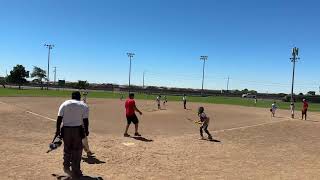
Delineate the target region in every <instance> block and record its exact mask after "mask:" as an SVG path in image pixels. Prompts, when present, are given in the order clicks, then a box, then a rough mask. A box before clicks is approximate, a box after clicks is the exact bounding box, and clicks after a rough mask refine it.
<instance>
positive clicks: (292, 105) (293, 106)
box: [290, 102, 295, 119]
mask: <svg viewBox="0 0 320 180" xmlns="http://www.w3.org/2000/svg"><path fill="white" fill-rule="evenodd" d="M294 109H295V105H294V103H293V102H292V103H291V104H290V110H291V118H292V119H293V118H294Z"/></svg>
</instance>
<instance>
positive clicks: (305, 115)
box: [304, 110, 307, 120]
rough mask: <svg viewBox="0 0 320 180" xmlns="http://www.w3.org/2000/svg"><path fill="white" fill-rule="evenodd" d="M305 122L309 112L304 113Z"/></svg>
mask: <svg viewBox="0 0 320 180" xmlns="http://www.w3.org/2000/svg"><path fill="white" fill-rule="evenodd" d="M304 120H307V110H305V111H304Z"/></svg>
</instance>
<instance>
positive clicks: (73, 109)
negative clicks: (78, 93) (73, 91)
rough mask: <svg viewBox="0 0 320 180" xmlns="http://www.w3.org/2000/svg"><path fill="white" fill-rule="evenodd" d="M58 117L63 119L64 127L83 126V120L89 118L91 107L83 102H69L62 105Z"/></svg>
mask: <svg viewBox="0 0 320 180" xmlns="http://www.w3.org/2000/svg"><path fill="white" fill-rule="evenodd" d="M58 116H62V117H63V119H62V122H63V126H81V125H82V124H83V119H85V118H89V107H88V105H86V104H85V103H84V102H82V101H77V100H67V101H65V102H64V103H62V104H61V106H60V108H59V112H58Z"/></svg>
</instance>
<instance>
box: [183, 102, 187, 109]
mask: <svg viewBox="0 0 320 180" xmlns="http://www.w3.org/2000/svg"><path fill="white" fill-rule="evenodd" d="M183 107H184V109H187V101H183Z"/></svg>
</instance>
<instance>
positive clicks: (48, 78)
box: [44, 44, 54, 90]
mask: <svg viewBox="0 0 320 180" xmlns="http://www.w3.org/2000/svg"><path fill="white" fill-rule="evenodd" d="M44 46H45V47H46V48H48V76H47V90H48V89H49V81H50V77H49V75H50V72H49V71H50V52H51V49H52V48H54V45H53V44H45V45H44Z"/></svg>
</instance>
